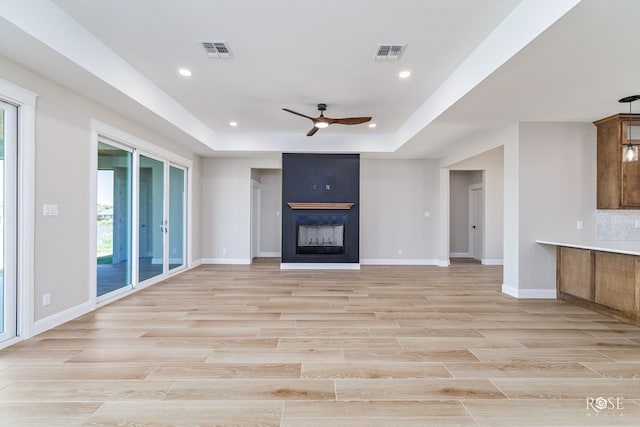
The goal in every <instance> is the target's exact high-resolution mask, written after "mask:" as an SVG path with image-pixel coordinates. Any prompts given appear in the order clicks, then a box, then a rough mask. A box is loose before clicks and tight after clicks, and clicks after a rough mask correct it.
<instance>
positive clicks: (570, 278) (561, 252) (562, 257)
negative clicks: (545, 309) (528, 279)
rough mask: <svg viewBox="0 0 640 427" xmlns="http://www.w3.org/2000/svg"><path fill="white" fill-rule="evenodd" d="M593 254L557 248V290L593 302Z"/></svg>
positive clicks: (579, 250) (588, 251) (587, 251)
mask: <svg viewBox="0 0 640 427" xmlns="http://www.w3.org/2000/svg"><path fill="white" fill-rule="evenodd" d="M593 256H594V255H593V252H592V251H590V250H587V249H575V248H567V247H564V246H561V247H559V248H558V276H557V277H558V290H559V291H560V292H562V293H565V294H569V295H573V296H576V297H580V298H583V299H586V300H589V301H593V294H594V274H593V267H594V263H593Z"/></svg>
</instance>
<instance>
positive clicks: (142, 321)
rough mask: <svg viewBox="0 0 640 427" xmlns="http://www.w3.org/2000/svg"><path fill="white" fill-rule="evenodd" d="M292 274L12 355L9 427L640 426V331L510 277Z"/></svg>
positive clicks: (219, 285) (228, 286) (130, 306)
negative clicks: (504, 289)
mask: <svg viewBox="0 0 640 427" xmlns="http://www.w3.org/2000/svg"><path fill="white" fill-rule="evenodd" d="M278 267H279V266H278V264H277V262H275V261H274V260H270V261H263V260H260V261H259V262H257V263H256V264H254V265H253V266H202V267H199V268H197V269H195V270H192V271H189V272H186V273H184V274H182V275H179V276H177V277H175V278H172V279H170V280H167V281H165V282H163V283H161V284H158V285H155V286H153V287H151V288H148V289H146V290H144V291H141V292H139V293H137V294H135V295H132V296H130V297H128V298H125V299H122V300H120V301H117V302H115V303H112V304H110V305H108V306H105V307H103V308H101V309H99V310H97V311H95V312H93V313H90V314H88V315H85V316H83V317H81V318H79V319H77V320H75V321H72V322H69V323H67V324H65V325H62V326H60V327H58V328H55V329H53V330H50V331H48V332H46V333H43V334H41V335H39V336H37V337H35V338H33V339H30V340H28V341H25V342H22V343H19V344H17V345H15V346H12V347H10V348H7V349H4V350H2V351H0V425H2V426H12V427H13V426H24V425H29V426H32V425H35V426H47V427H51V426H64V427H69V426H80V425H87V426H98V425H110V426H114V425H118V426H134V425H135V426H142V425H153V426H196V425H198V426H209V425H230V426H231V425H242V426H249V425H264V426H278V425H281V426H332V425H340V426H440V425H443V426H509V427H511V426H530V425H533V426H591V425H600V426H603V425H606V426H611V425H628V426H638V425H640V329H639V328H637V327H635V326H631V325H627V324H624V323H621V322H619V321H617V320H613V319H610V318H607V317H604V316H602V315H600V314H596V313H593V312H591V311H588V310H585V309H583V308H579V307H575V306H571V305H569V304H567V303H564V302H560V301H549V300H544V301H543V300H516V299H513V298H511V297H508V296H506V295H503V294H501V293H500V284H501V277H502V270H501V268H500V267H493V266H481V265H475V264H456V265H453V266H452V267H450V268H437V267H398V266H396V267H378V266H363V267H362V270H360V271H342V272H336V271H333V272H329V271H325V272H317V271H316V272H309V271H306V272H303V271H280V270H279V268H278ZM598 398H600V399H602V398H604V399H605V400H597V399H598ZM615 398H618V401H615V400H613V399H615ZM606 399H609V402H613V403H615V405H616V406H615V407H611V406H612V405H611V404H608V405H606V407H603V408H602V409H599V408H601V406H599V404H600V403H601V402H605V403H608V402H607V400H606ZM590 403H591V406H589V404H590Z"/></svg>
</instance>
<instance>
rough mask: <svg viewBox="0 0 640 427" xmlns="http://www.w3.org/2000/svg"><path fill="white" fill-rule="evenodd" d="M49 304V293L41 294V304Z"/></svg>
mask: <svg viewBox="0 0 640 427" xmlns="http://www.w3.org/2000/svg"><path fill="white" fill-rule="evenodd" d="M49 304H51V294H43V295H42V306H43V307H45V306H47V305H49Z"/></svg>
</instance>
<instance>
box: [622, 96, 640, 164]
mask: <svg viewBox="0 0 640 427" xmlns="http://www.w3.org/2000/svg"><path fill="white" fill-rule="evenodd" d="M638 99H640V95H631V96H625V97H624V98H622V99H619V100H618V102H626V103H628V104H629V124H628V125H627V146H626V147H625V148H623V149H622V161H623V162H637V161H638V146H637V145H633V144H632V143H631V121H632V120H633V117H632V115H631V104H632V103H633V101H637V100H638Z"/></svg>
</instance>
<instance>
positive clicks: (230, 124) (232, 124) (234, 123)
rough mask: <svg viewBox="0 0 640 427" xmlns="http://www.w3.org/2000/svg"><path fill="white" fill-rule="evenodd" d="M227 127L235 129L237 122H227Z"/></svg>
mask: <svg viewBox="0 0 640 427" xmlns="http://www.w3.org/2000/svg"><path fill="white" fill-rule="evenodd" d="M229 126H233V127H236V126H238V122H229Z"/></svg>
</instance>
